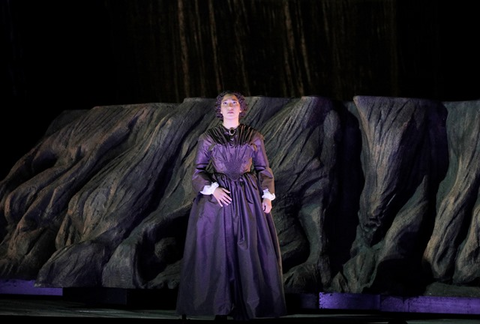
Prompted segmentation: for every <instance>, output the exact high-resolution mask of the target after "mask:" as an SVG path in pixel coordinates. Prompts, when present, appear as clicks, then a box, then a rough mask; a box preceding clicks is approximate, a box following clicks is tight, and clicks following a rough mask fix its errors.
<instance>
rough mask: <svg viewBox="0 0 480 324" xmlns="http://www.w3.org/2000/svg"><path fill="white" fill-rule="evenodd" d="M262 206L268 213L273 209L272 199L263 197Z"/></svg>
mask: <svg viewBox="0 0 480 324" xmlns="http://www.w3.org/2000/svg"><path fill="white" fill-rule="evenodd" d="M262 208H263V211H264V212H265V214H268V213H269V212H270V211H271V210H272V201H271V200H270V199H268V198H263V201H262Z"/></svg>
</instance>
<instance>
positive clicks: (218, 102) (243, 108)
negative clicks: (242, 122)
mask: <svg viewBox="0 0 480 324" xmlns="http://www.w3.org/2000/svg"><path fill="white" fill-rule="evenodd" d="M226 95H232V96H235V97H237V99H238V103H239V104H240V110H241V112H240V115H239V116H240V118H242V117H245V113H246V112H247V110H248V105H247V101H246V100H245V97H244V96H243V95H242V94H241V93H240V92H237V91H231V90H226V91H223V92H221V93H220V94H219V95H218V96H217V99H216V101H215V115H216V117H217V118H220V119H222V118H223V116H222V113H221V111H222V99H223V97H225V96H226Z"/></svg>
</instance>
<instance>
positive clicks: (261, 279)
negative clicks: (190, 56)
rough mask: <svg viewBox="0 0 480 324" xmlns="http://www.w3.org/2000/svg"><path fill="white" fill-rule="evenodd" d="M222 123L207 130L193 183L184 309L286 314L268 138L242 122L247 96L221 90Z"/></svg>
mask: <svg viewBox="0 0 480 324" xmlns="http://www.w3.org/2000/svg"><path fill="white" fill-rule="evenodd" d="M215 109H216V113H217V117H218V118H221V119H222V120H223V123H222V124H221V125H219V126H216V127H213V128H211V129H208V130H207V131H206V132H205V133H203V134H202V135H201V136H200V138H199V140H198V146H197V155H196V160H195V170H194V173H193V177H192V184H193V188H194V190H195V192H197V193H198V194H197V196H196V198H195V200H194V202H193V206H192V209H191V213H190V218H189V223H188V228H187V235H186V241H185V250H184V255H183V260H182V270H181V276H180V286H179V291H178V300H177V313H178V314H180V315H183V316H188V315H192V316H194V315H212V316H213V315H215V319H226V317H227V315H228V316H232V317H233V318H234V319H235V320H249V319H254V318H260V317H279V316H282V315H284V314H285V313H286V305H285V295H284V290H283V277H282V263H281V254H280V248H279V244H278V238H277V233H276V230H275V226H274V223H273V218H272V215H271V214H270V210H271V209H272V200H274V199H275V187H274V177H273V173H272V170H271V168H270V166H269V163H268V159H267V156H266V154H265V146H264V141H263V136H262V134H260V133H259V132H258V131H257V130H255V129H254V128H252V127H250V126H247V125H244V124H240V117H243V116H244V115H245V113H246V111H247V104H246V101H245V98H244V97H243V96H242V95H241V94H240V93H238V92H232V91H226V92H222V93H221V94H219V95H218V96H217V100H216V104H215Z"/></svg>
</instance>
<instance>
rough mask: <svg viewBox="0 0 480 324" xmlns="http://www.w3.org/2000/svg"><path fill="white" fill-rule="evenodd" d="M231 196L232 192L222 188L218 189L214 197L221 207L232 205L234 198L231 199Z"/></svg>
mask: <svg viewBox="0 0 480 324" xmlns="http://www.w3.org/2000/svg"><path fill="white" fill-rule="evenodd" d="M229 194H230V191H228V190H227V189H225V188H222V187H218V188H216V189H215V191H214V192H213V196H214V197H215V199H217V201H218V204H219V205H220V206H221V207H223V206H227V205H230V203H231V202H232V198H230V195H229Z"/></svg>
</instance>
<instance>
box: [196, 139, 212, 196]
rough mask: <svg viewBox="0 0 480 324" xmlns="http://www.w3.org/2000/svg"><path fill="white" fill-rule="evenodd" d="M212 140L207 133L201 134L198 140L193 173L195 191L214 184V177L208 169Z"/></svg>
mask: <svg viewBox="0 0 480 324" xmlns="http://www.w3.org/2000/svg"><path fill="white" fill-rule="evenodd" d="M211 145H212V140H211V138H210V137H209V136H206V135H205V134H203V135H201V136H200V137H199V139H198V142H197V155H196V157H195V169H194V170H193V175H192V186H193V189H194V190H195V192H201V191H202V190H203V189H204V188H205V186H210V185H212V182H213V181H212V177H211V175H210V173H209V172H208V171H207V168H208V165H209V163H210V158H211V154H212V153H211V150H210V147H211Z"/></svg>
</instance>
